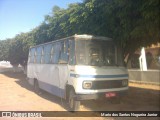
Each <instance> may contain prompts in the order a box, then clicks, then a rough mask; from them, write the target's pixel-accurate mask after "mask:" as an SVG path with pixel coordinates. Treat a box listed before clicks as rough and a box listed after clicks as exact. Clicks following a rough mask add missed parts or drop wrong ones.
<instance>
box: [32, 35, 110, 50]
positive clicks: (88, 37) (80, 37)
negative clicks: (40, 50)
mask: <svg viewBox="0 0 160 120" xmlns="http://www.w3.org/2000/svg"><path fill="white" fill-rule="evenodd" d="M67 39H70V40H105V41H112V38H109V37H103V36H94V35H88V34H82V35H77V34H75V35H72V36H70V37H66V38H62V39H57V40H53V41H51V42H46V43H42V44H39V45H35V46H31V47H30V48H34V47H37V46H41V45H45V44H50V43H54V42H58V41H63V40H67Z"/></svg>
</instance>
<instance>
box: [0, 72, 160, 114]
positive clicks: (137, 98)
mask: <svg viewBox="0 0 160 120" xmlns="http://www.w3.org/2000/svg"><path fill="white" fill-rule="evenodd" d="M2 74H4V75H6V76H8V77H10V78H15V79H17V81H16V83H17V84H18V85H20V86H22V87H23V88H26V89H27V90H30V91H34V89H33V86H31V85H30V84H29V83H28V81H27V80H26V76H25V75H24V74H23V73H13V72H4V73H2ZM39 96H40V97H42V98H44V99H47V100H49V101H51V102H54V103H57V104H59V105H61V106H62V107H63V108H64V109H66V110H69V108H68V105H67V102H66V101H65V100H63V99H60V98H59V97H56V96H54V95H51V94H49V93H47V92H45V91H42V94H40V95H39ZM81 103H82V106H81V107H82V110H83V108H87V109H89V110H91V111H160V108H159V106H160V91H159V90H152V89H144V88H138V87H130V88H129V90H128V95H126V96H125V97H123V98H122V100H121V102H120V103H119V104H113V103H111V102H109V101H107V100H88V101H82V102H81Z"/></svg>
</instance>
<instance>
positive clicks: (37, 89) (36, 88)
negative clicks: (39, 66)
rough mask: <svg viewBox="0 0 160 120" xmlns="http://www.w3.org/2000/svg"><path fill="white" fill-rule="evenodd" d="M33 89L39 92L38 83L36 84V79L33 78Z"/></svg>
mask: <svg viewBox="0 0 160 120" xmlns="http://www.w3.org/2000/svg"><path fill="white" fill-rule="evenodd" d="M34 91H35V93H37V94H38V93H39V91H40V90H39V84H38V80H36V79H35V80H34Z"/></svg>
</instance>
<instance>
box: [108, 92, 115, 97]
mask: <svg viewBox="0 0 160 120" xmlns="http://www.w3.org/2000/svg"><path fill="white" fill-rule="evenodd" d="M115 96H116V93H113V92H110V93H106V97H115Z"/></svg>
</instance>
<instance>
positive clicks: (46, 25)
mask: <svg viewBox="0 0 160 120" xmlns="http://www.w3.org/2000/svg"><path fill="white" fill-rule="evenodd" d="M159 14H160V9H159V0H152V1H150V0H84V1H83V3H74V4H70V5H69V6H68V8H67V9H62V8H60V7H58V6H54V7H53V9H52V12H51V14H49V15H46V16H45V18H44V21H43V22H42V23H41V24H40V25H39V26H37V27H36V28H34V29H33V30H31V31H30V32H27V33H20V34H19V35H16V36H15V37H14V38H13V39H11V40H5V41H0V52H1V53H0V60H9V61H11V63H13V64H15V63H16V64H18V63H20V64H24V63H25V62H26V61H27V56H28V49H29V47H30V46H33V45H37V44H42V43H45V42H49V41H53V40H55V39H59V38H63V37H67V36H71V35H74V34H93V35H99V36H107V37H111V38H113V39H114V40H115V42H116V43H117V44H119V45H121V46H122V48H123V50H124V56H126V55H127V54H132V53H134V51H135V50H136V49H138V48H140V47H141V46H144V47H145V46H149V45H151V44H153V43H157V42H160V23H159V22H160V16H159ZM4 46H5V47H4Z"/></svg>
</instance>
